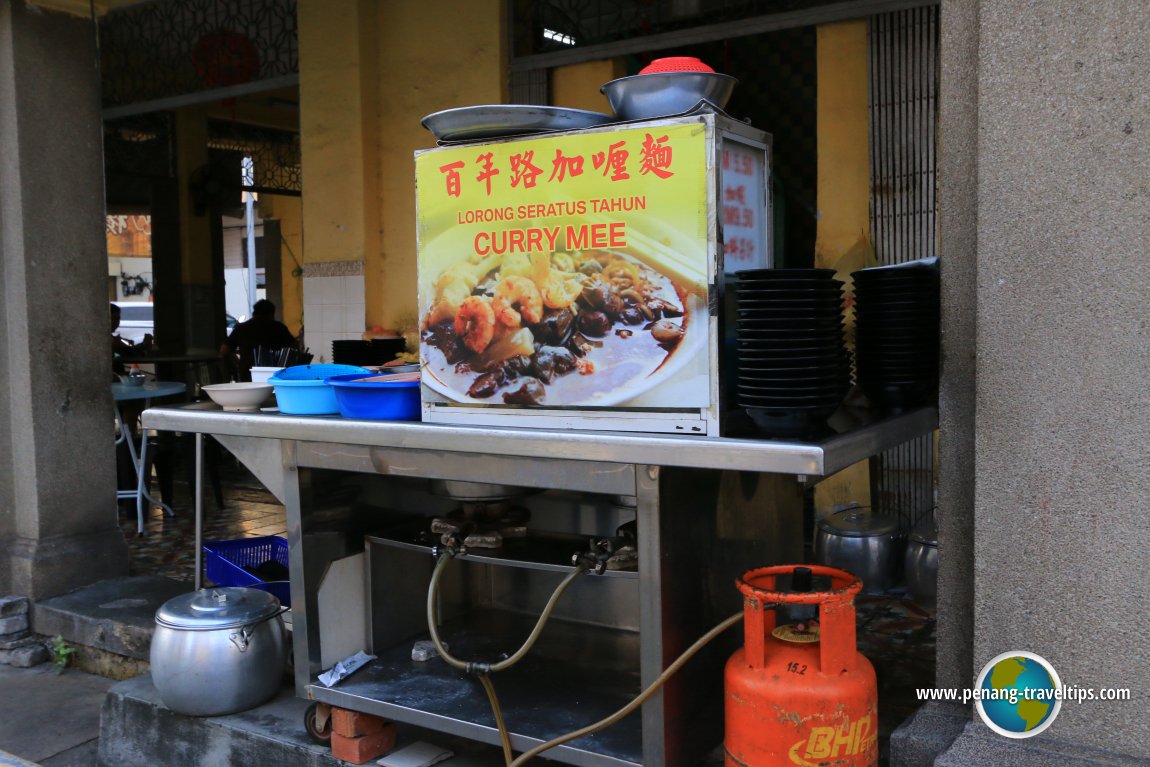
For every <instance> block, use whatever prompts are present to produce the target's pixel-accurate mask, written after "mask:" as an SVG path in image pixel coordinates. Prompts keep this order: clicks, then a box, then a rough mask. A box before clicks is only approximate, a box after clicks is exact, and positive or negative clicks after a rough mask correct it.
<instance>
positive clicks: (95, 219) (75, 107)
mask: <svg viewBox="0 0 1150 767" xmlns="http://www.w3.org/2000/svg"><path fill="white" fill-rule="evenodd" d="M0 147H3V151H2V152H0V277H2V287H0V316H2V320H0V392H2V396H0V434H2V435H3V437H4V438H5V440H6V442H5V445H4V447H3V449H2V450H0V594H9V593H18V594H25V595H28V596H31V597H33V598H36V599H39V598H43V597H47V596H51V595H53V594H59V593H62V592H65V591H68V590H71V589H73V588H76V587H79V586H82V585H86V584H88V583H92V582H94V581H96V580H100V579H101V578H105V577H110V576H116V575H126V574H127V569H128V548H127V545H126V543H125V542H124V538H123V535H122V534H121V532H120V530H119V527H118V525H117V510H116V501H115V489H116V487H115V474H116V472H115V456H114V449H113V446H112V438H113V431H112V397H111V393H110V391H109V389H108V382H109V380H110V377H111V359H110V355H111V349H110V346H109V339H108V336H109V326H108V302H107V297H106V295H105V292H106V288H105V280H106V272H107V263H106V258H107V256H106V250H105V243H104V195H103V188H104V186H103V145H102V140H101V123H100V79H99V71H98V68H97V57H96V47H95V30H94V28H93V24H92V22H91V21H90V20H85V19H81V18H76V17H71V16H65V15H62V14H56V13H51V12H46V11H39V10H35V9H30V8H27V7H25V5H24V3H23V2H22V1H21V0H0Z"/></svg>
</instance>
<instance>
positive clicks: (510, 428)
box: [145, 107, 937, 767]
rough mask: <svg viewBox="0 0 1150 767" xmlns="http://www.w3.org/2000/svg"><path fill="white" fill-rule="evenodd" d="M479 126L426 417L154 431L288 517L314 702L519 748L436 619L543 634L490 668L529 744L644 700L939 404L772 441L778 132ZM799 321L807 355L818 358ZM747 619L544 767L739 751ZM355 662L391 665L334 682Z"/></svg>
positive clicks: (427, 248)
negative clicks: (738, 358) (853, 468)
mask: <svg viewBox="0 0 1150 767" xmlns="http://www.w3.org/2000/svg"><path fill="white" fill-rule="evenodd" d="M492 109H497V110H498V109H500V108H496V107H485V108H483V109H482V110H480V111H481V112H482V113H483V114H482V115H481V116H484V117H487V116H488V115H487V114H486V113H487V112H490V111H491V110H492ZM504 111H506V110H504ZM513 111H514V110H513ZM515 113H516V114H518V111H515ZM469 114H470V113H469ZM601 117H605V116H601ZM480 139H481V140H479V141H478V143H476V142H472V143H464V144H461V145H453V146H441V147H439V148H436V149H431V150H427V151H424V152H419V153H417V156H416V175H417V209H418V234H419V236H418V242H419V248H418V251H419V252H418V266H419V269H418V272H419V278H418V283H419V289H418V292H419V316H420V320H421V327H420V330H421V348H420V361H421V373H422V385H423V396H422V411H421V416H422V422H414V423H404V422H389V421H370V420H359V419H347V418H332V417H308V416H294V415H286V414H283V413H225V412H221V411H219V410H218V409H217V408H216V407H215V406H214V405H210V404H201V405H196V406H187V407H182V408H172V409H156V410H150V411H148V412H147V413H146V414H145V424H146V425H147V426H148V427H150V428H155V429H169V430H177V431H182V432H188V433H194V434H197V435H199V436H198V437H197V440H202V435H204V434H210V435H212V436H213V437H215V438H216V439H217V440H218V441H219V442H220V443H221V444H223V445H224V447H226V448H227V449H229V450H230V451H232V452H233V453H234V454H235V455H236V456H237V457H238V458H239V459H240V460H242V461H243V462H244V463H245V464H246V465H247V466H248V467H249V468H251V469H252V471H253V473H254V474H255V475H256V476H257V477H258V478H260V479H261V480H262V481H263V482H264V484H265V485H267V487H268V488H269V489H270V490H271V491H272V492H273V493H274V494H275V495H276V496H277V497H278V498H279V499H280V500H281V501H282V502H283V504H284V506H285V507H286V510H287V530H288V539H289V548H290V556H289V559H290V573H291V602H292V605H291V607H292V625H293V634H294V648H295V649H294V659H295V684H296V691H297V694H299V695H300V696H304V697H307V698H311V699H314V700H316V701H320V702H322V703H327V704H330V705H334V706H338V707H341V708H347V709H352V710H356V711H361V712H365V713H369V714H373V715H377V716H381V717H385V718H389V719H393V720H397V721H401V722H408V723H411V724H415V725H420V726H424V727H428V728H431V729H434V730H439V731H442V732H447V733H452V734H455V735H460V736H464V737H468V738H471V739H474V740H477V741H483V742H487V743H492V744H499V743H500V740H501V738H500V733H499V731H498V726H497V723H496V717H495V714H494V713H493V710H492V708H491V707H490V706H489V704H488V699H487V696H486V695H485V692H484V689H483V687H482V686H481V682H480V681H479V679H478V678H477V677H476V676H475V675H474V674H469V673H466V672H464V671H461V670H457V669H456V668H453V667H452V666H451V665H450V664H448V663H447V662H446V661H445V660H444V659H443V658H442V657H437V656H436V655H435V653H431V652H427V650H426V645H427V639H428V636H429V633H430V632H429V626H435V627H436V628H437V632H438V633H439V634H440V635H442V637H443V639H444V640H445V642H446V643H447V648H448V651H449V652H450V654H451V655H453V656H455V657H456V658H461V659H464V660H468V661H476V662H478V663H480V664H495V663H498V662H499V661H500V660H502V659H504V658H506V657H507V656H508V655H511V654H513V653H515V651H516V650H517V648H519V647H520V645H521V644H522V643H523V641H524V639H525V638H526V637H527V636H528V635H529V634H530V633H531V632H532V626H533V625H535V623H536V621H537V620H545V621H546V622H545V625H544V627H543V629H542V633H541V634H539V639H538V642H537V643H536V644H535V645H534V647H533V648H532V649H531V651H530V652H529V653H527V654H526V655H525V656H523V658H522V662H519V663H517V664H516V665H514V666H513V667H511V668H508V669H506V670H505V671H501V672H500V673H497V674H492V675H491V679H490V681H491V683H492V684H493V685H494V687H495V689H496V690H497V693H498V699H499V701H500V707H501V709H502V715H503V718H504V719H505V721H506V724H507V730H508V731H509V735H510V747H511V748H514V749H516V750H519V751H524V750H527V749H529V748H532V747H534V746H537V745H539V744H541V743H544V742H547V741H549V740H551V739H553V738H555V737H558V736H560V735H563V734H566V733H569V732H572V731H574V730H577V729H579V728H581V727H583V726H585V725H588V724H591V723H593V722H596V721H598V720H600V719H603V718H604V717H606V716H608V715H610V714H613V713H614V712H615V711H617V710H618V709H620V708H622V707H623V706H624V705H625V704H627V703H628V702H630V701H631V700H632V699H634V698H635V697H636V696H637V695H638V694H639V693H640V692H641V691H642V690H643V689H644V688H646V687H647V686H648V685H650V684H652V683H653V682H654V681H655V680H657V679H658V678H659V677H660V676H661V675H662V673H663V671H664V670H665V669H666V668H667V666H668V665H670V664H671V663H672V662H673V661H674V660H675V659H676V658H677V657H678V656H679V655H680V654H681V653H682V652H683V651H684V650H686V649H687V648H688V647H689V646H690V645H691V644H692V643H693V642H694V641H695V640H696V639H698V638H699V637H700V636H702V635H704V634H705V633H707V632H708V631H709V630H710V629H712V628H713V627H714V626H716V625H717V624H719V623H720V622H721V621H723V620H724V619H726V618H728V617H729V616H731V615H732V614H734V613H738V612H740V611H741V599H740V597H739V594H738V592H737V591H736V589H735V588H734V584H735V581H736V579H737V578H738V577H739V576H741V575H742V574H743V573H744V572H745V571H747V570H749V569H751V568H754V567H759V566H763V565H771V564H783V563H800V562H803V561H804V559H805V557H804V541H805V540H806V539H807V534H806V531H805V530H804V517H803V498H802V495H803V489H804V486H805V485H807V484H809V483H810V482H814V481H816V480H817V479H819V478H821V477H826V476H829V475H831V474H834V473H835V472H837V471H839V470H841V469H843V468H846V467H847V466H850V465H852V464H854V463H857V462H858V461H861V460H863V459H866V458H869V457H871V456H873V455H876V454H878V453H880V452H882V451H884V450H887V449H889V448H892V447H894V446H897V445H899V444H902V443H904V442H906V441H908V440H910V439H912V438H915V437H917V436H920V435H922V434H925V433H928V432H929V431H931V430H932V429H933V428H935V425H936V421H937V413H936V411H935V409H934V408H933V407H926V408H919V409H910V410H907V411H905V412H901V413H899V414H897V415H891V416H889V417H886V418H878V417H876V416H875V414H874V413H872V412H868V411H867V410H865V409H864V410H858V409H855V408H852V407H848V406H843V407H841V408H839V409H838V411H837V412H836V413H834V415H833V416H832V417H831V418H830V419H829V421H827V422H825V423H821V422H812V423H811V424H809V425H810V426H814V427H817V428H816V429H814V430H815V431H816V432H817V434H816V435H815V436H809V437H806V438H805V439H804V440H798V439H777V438H776V439H767V438H764V436H765V435H761V434H757V435H756V434H753V429H749V428H747V425H748V421H747V418H746V414H745V413H743V412H742V410H741V409H740V408H738V407H736V400H735V398H734V397H732V396H731V395H730V393H729V392H730V390H732V389H733V388H734V387H732V386H731V385H730V384H731V382H732V380H733V370H734V368H735V367H736V366H735V365H734V364H733V359H732V358H733V357H734V351H735V346H736V325H737V323H736V320H735V315H736V314H737V313H736V312H734V311H731V310H730V309H729V308H725V307H724V301H725V300H726V299H727V298H728V296H729V293H730V290H729V288H728V277H729V276H730V275H731V273H732V272H734V271H736V270H737V269H740V268H754V267H766V266H769V264H770V241H769V236H768V234H767V233H768V232H769V210H770V205H769V178H770V174H769V147H770V137H769V136H767V135H766V134H764V133H762V132H761V131H756V130H754V129H753V128H751V127H750V126H747V125H745V124H743V123H739V122H737V121H734V120H731V119H730V118H729V117H727V116H725V115H723V114H721V113H718V112H716V111H714V110H711V109H707V108H703V109H701V110H699V111H697V112H695V113H691V114H686V115H680V116H676V117H673V118H657V119H651V120H638V121H632V122H624V123H619V124H616V125H610V126H598V127H594V126H593V127H584V128H582V129H578V130H568V131H557V132H554V133H547V134H541V135H537V136H519V137H506V138H504V137H498V138H494V139H493V138H491V137H488V136H484V137H480ZM723 203H729V204H723ZM743 211H745V212H746V215H743ZM840 287H841V284H840V283H834V284H831V283H830V282H827V283H826V284H825V285H821V284H820V285H818V286H815V287H812V288H811V290H812V291H813V292H815V293H818V294H819V295H830V296H831V299H830V306H829V310H830V315H831V316H830V318H829V320H828V321H829V322H830V325H831V328H830V330H829V331H827V332H823V331H821V330H820V331H818V334H817V335H818V337H819V338H828V339H830V356H831V358H832V363H831V364H832V367H833V369H834V370H836V371H839V372H841V373H843V374H844V375H845V372H846V362H845V360H846V355H845V352H843V351H842V350H841V349H839V348H838V345H839V344H840V343H841V338H840V335H841V329H840V328H839V325H840V324H841V318H840V316H839V313H840V312H841V308H840V306H839V303H840V299H839V295H840V294H839V293H838V291H839V288H840ZM777 321H778V320H769V321H768V324H771V323H774V322H777ZM781 321H782V322H783V323H784V324H786V325H791V324H796V323H795V322H793V320H792V318H790V317H784V318H783V319H782V320H781ZM800 324H801V323H800ZM772 327H773V325H772ZM755 332H757V333H760V334H766V335H768V336H770V337H771V338H775V337H776V336H777V335H778V333H777V332H776V331H775V330H770V329H768V330H766V331H762V330H756V331H755ZM782 333H783V335H785V336H786V337H787V341H786V343H787V344H788V345H787V346H786V348H787V349H788V351H787V352H786V353H785V354H791V352H790V351H789V349H790V348H798V349H802V348H805V347H806V346H807V341H806V340H805V338H806V331H802V330H800V331H798V333H799V335H798V336H796V337H795V338H791V333H792V331H791V329H790V328H789V327H788V328H786V329H784V330H783V331H782ZM831 389H833V390H834V393H832V394H830V395H827V394H825V393H821V392H820V397H819V398H818V399H819V400H820V402H821V401H822V399H824V398H826V397H828V396H829V397H830V398H831V399H833V402H834V404H833V405H832V406H831V408H830V410H828V411H827V413H826V414H828V415H829V414H830V412H831V411H832V410H834V408H835V407H837V405H838V401H839V399H840V398H841V393H840V392H839V389H838V387H837V385H836V386H832V387H831ZM842 393H845V390H844V391H843V392H842ZM768 401H770V402H774V401H775V400H773V399H769V398H768ZM786 401H787V402H789V401H790V400H786ZM783 409H784V410H785V409H786V408H783ZM817 420H818V421H821V416H820V418H819V419H817ZM805 426H806V425H804V428H805ZM197 498H199V495H197ZM196 508H197V512H196V513H197V530H199V529H200V524H199V523H200V522H201V518H200V517H201V508H202V506H201V503H200V502H199V500H197V504H196ZM196 543H197V548H198V547H199V546H200V545H201V542H200V540H199V534H198V533H197V542H196ZM445 551H446V552H447V554H446V555H445V554H444V552H445ZM444 556H450V557H451V560H450V561H447V560H445V559H443V557H444ZM437 560H438V561H440V562H443V563H444V564H443V566H442V567H439V566H437ZM574 571H579V572H584V571H585V574H583V575H579V576H578V577H576V578H575V579H574V580H573V581H572V582H571V586H570V588H569V589H568V591H567V592H566V593H564V594H563V595H562V597H561V598H559V599H558V600H557V601H553V600H551V597H552V595H553V593H557V591H556V587H557V586H559V585H561V584H562V583H564V582H565V579H566V578H567V576H569V575H571V574H572V572H574ZM439 573H442V579H441V580H440V581H436V580H435V578H437V577H438V574H439ZM433 584H437V585H433ZM737 633H738V632H737V631H732V632H729V633H728V634H726V635H725V636H724V637H723V638H722V639H721V640H719V641H716V642H715V643H713V644H712V645H710V646H708V647H707V648H706V649H705V650H704V651H702V652H701V653H700V654H699V655H698V656H696V657H694V658H693V659H692V660H691V662H690V664H689V665H687V666H686V667H685V668H684V669H683V670H682V671H680V672H679V673H678V674H677V675H676V676H675V677H673V678H672V679H671V680H670V682H668V683H667V684H666V685H665V686H664V687H662V688H661V689H660V691H659V692H658V693H657V694H655V695H654V696H652V697H651V698H649V699H648V700H647V701H646V702H645V703H643V705H642V708H641V710H639V711H638V712H635V713H634V714H631V715H630V716H629V717H628V718H627V719H625V720H623V721H622V722H620V723H619V724H617V725H615V726H612V727H609V728H607V729H605V730H602V731H600V732H598V733H595V734H592V735H587V736H584V737H581V738H579V739H578V740H573V741H571V742H569V743H566V744H564V745H561V746H559V747H556V748H554V749H553V750H551V751H549V752H548V757H549V758H552V759H557V760H560V761H563V762H566V763H569V764H575V765H584V766H586V767H600V766H604V767H605V766H607V765H615V766H622V765H632V766H633V765H642V764H648V765H656V764H659V765H667V766H668V767H680V766H685V765H690V764H694V763H696V761H697V759H698V757H699V756H700V755H701V754H703V753H705V752H706V751H707V750H709V749H711V748H713V747H714V746H715V745H716V744H717V743H718V742H719V741H720V740H721V739H722V735H721V728H722V703H721V701H722V698H721V693H722V690H721V688H722V665H723V663H724V661H725V659H726V657H727V656H728V655H729V653H730V652H731V650H732V649H733V648H734V646H735V645H736V644H737V642H738V639H739V637H738V636H736V634H737ZM359 651H365V652H366V653H368V654H370V655H372V656H375V657H374V659H373V660H372V661H371V662H370V663H368V664H367V665H366V666H364V667H363V668H361V669H359V670H357V671H355V672H354V673H353V674H351V675H350V676H348V677H347V678H345V679H342V680H341V681H338V682H336V683H335V684H333V685H331V686H328V685H326V684H324V683H322V682H321V681H320V680H319V675H320V674H321V672H323V671H325V670H327V669H329V668H331V667H332V666H333V664H335V663H337V662H338V661H340V660H342V659H344V658H346V657H348V656H350V655H352V654H354V653H357V652H359ZM482 668H486V665H483V666H482Z"/></svg>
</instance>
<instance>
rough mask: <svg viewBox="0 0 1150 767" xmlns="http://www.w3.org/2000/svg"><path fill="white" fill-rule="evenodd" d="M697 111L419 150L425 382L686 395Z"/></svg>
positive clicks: (531, 393)
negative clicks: (625, 124)
mask: <svg viewBox="0 0 1150 767" xmlns="http://www.w3.org/2000/svg"><path fill="white" fill-rule="evenodd" d="M707 174H708V168H707V141H706V135H705V127H704V125H703V124H702V123H691V124H680V125H664V126H662V127H638V128H632V129H624V130H616V131H605V132H597V133H584V134H566V135H555V136H550V137H541V138H532V139H523V140H519V141H509V142H504V143H499V144H484V145H472V146H464V147H452V148H443V149H437V150H431V151H427V152H423V153H420V154H419V155H417V157H416V179H417V185H418V194H417V204H418V209H417V211H418V243H419V253H418V263H419V307H420V317H421V327H422V331H423V333H422V339H423V340H422V343H421V349H420V350H421V358H422V362H423V372H424V376H423V381H424V383H426V384H427V385H428V386H429V387H430V388H431V389H433V390H435V391H436V392H438V393H439V394H440V395H442V397H444V398H445V399H447V400H448V401H452V402H464V403H471V404H488V405H499V406H507V405H527V406H546V407H636V408H698V407H706V406H708V405H709V404H710V398H709V391H710V389H709V384H708V380H709V379H708V348H707V345H708V322H707V284H708V259H709V256H708V247H707V245H708V240H707V228H708V221H707V216H708V200H707Z"/></svg>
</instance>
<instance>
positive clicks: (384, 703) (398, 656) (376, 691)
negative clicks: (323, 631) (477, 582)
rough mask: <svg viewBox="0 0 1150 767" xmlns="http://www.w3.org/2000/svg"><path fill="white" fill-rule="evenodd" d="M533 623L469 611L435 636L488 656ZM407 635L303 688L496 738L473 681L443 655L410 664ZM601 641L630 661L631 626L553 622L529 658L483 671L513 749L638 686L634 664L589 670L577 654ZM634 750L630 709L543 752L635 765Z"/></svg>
mask: <svg viewBox="0 0 1150 767" xmlns="http://www.w3.org/2000/svg"><path fill="white" fill-rule="evenodd" d="M534 625H535V619H534V618H532V617H526V616H522V615H518V614H515V613H511V612H508V611H504V610H497V609H488V610H476V611H474V612H471V613H468V614H466V615H464V616H462V617H460V618H456V619H454V620H449V621H447V622H445V623H444V625H443V627H442V628H441V629H440V634H441V636H442V637H443V639H444V641H446V642H447V643H448V645H449V652H451V654H452V655H454V656H455V657H458V658H465V659H468V660H487V661H489V662H494V661H495V660H498V659H499V658H500V657H501V655H500V654H501V653H507V652H511V651H513V650H514V649H515V648H517V647H518V646H519V645H520V644H521V643H522V642H523V640H524V639H525V638H526V637H527V635H528V634H529V633H530V632H531V629H532V628H533V627H534ZM417 638H421V639H426V638H427V635H426V634H424V635H423V636H421V637H417ZM414 640H415V638H413V639H412V640H411V641H408V642H401V643H399V644H397V645H396V646H394V647H391V648H389V649H385V650H383V651H380V652H379V653H378V655H379V657H378V659H377V660H375V661H372V662H371V663H369V664H368V665H367V666H365V667H364V668H362V669H360V670H359V671H356V672H355V673H354V674H352V675H351V676H350V677H348V678H347V679H345V680H343V681H342V682H339V683H338V684H337V685H336V686H335V687H330V688H329V687H324V686H323V685H322V684H320V683H318V682H314V683H313V684H312V685H311V686H310V687H309V692H310V694H311V696H312V697H313V698H314V699H315V700H318V701H321V702H324V703H329V704H331V705H334V706H341V707H345V708H350V709H353V710H355V711H364V712H366V713H369V714H375V715H376V716H383V717H386V718H389V719H395V720H397V721H401V722H407V723H410V724H415V725H418V726H422V727H428V728H431V729H434V730H437V731H441V732H447V733H451V734H454V735H460V736H463V737H467V738H471V739H473V740H479V741H483V742H486V743H491V744H496V745H498V743H499V733H498V731H497V730H496V728H495V718H494V716H493V715H492V713H491V708H490V706H489V705H488V703H487V697H486V695H485V694H484V692H483V688H482V687H481V686H480V683H479V681H478V680H477V679H476V678H475V677H474V676H472V675H469V674H466V673H464V672H462V671H457V670H456V669H453V668H451V667H450V666H448V665H447V663H445V662H444V661H443V659H442V658H438V657H436V658H433V659H431V660H429V661H413V660H412V659H411V646H412V643H413V642H414ZM605 642H607V643H611V644H612V645H614V646H615V647H617V648H620V650H621V651H622V652H623V653H624V654H625V655H626V656H629V657H631V659H632V660H631V663H630V664H627V665H630V666H631V668H633V669H637V668H638V663H639V647H638V645H639V640H638V637H637V636H636V635H635V634H634V633H632V632H626V631H619V630H616V629H610V628H605V627H599V626H589V625H587V624H581V623H574V622H571V621H563V620H560V619H553V620H552V621H550V622H549V623H548V625H547V627H546V628H545V629H544V631H543V633H542V635H541V636H540V639H539V642H538V644H537V645H536V646H535V648H533V650H532V652H531V653H530V654H529V655H527V656H526V657H525V658H524V659H523V660H522V661H521V662H520V663H518V664H517V665H515V666H514V667H512V668H510V669H508V670H507V671H504V672H501V673H498V674H494V675H493V676H492V677H491V679H492V681H493V683H494V685H495V689H496V692H497V694H498V695H499V701H500V706H501V708H502V709H503V714H504V718H505V719H506V721H507V726H508V728H509V729H510V731H511V743H512V746H513V747H514V748H515V749H516V750H517V751H525V750H527V749H528V748H531V747H532V746H534V745H538V744H539V743H542V742H544V741H547V740H549V739H551V738H553V737H556V736H559V735H562V734H564V733H567V732H570V731H572V730H576V729H578V728H580V727H583V726H585V725H588V724H591V723H592V722H596V721H599V720H600V719H602V718H604V717H606V716H608V715H609V714H612V713H614V712H615V711H617V710H618V709H620V708H622V707H623V706H624V705H626V704H627V703H628V702H630V700H631V699H632V698H633V697H635V695H637V694H638V693H639V675H638V673H637V671H632V672H628V671H620V670H619V669H618V668H612V669H602V670H599V671H598V672H597V673H596V672H595V671H594V669H595V665H594V659H593V658H587V657H585V656H587V655H588V651H587V648H588V647H602V646H603V644H604V643H605ZM616 660H617V659H616ZM642 755H643V745H642V730H641V727H640V723H639V716H638V714H632V715H631V716H629V717H627V718H626V719H624V720H622V721H621V722H619V723H618V724H616V725H614V726H613V727H608V728H607V729H606V730H603V731H602V732H599V733H596V734H594V735H590V736H587V737H585V738H581V739H579V740H575V741H572V742H571V743H569V744H567V745H565V746H561V747H559V748H556V749H554V750H552V751H549V752H548V758H549V759H556V760H560V761H563V762H566V763H568V764H574V765H584V766H586V767H591V766H592V765H604V766H609V765H616V766H618V767H633V766H634V765H640V764H642V763H643V758H642Z"/></svg>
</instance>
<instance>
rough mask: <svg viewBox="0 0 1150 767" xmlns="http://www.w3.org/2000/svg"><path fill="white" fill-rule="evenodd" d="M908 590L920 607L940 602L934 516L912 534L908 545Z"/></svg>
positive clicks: (936, 530) (936, 532)
mask: <svg viewBox="0 0 1150 767" xmlns="http://www.w3.org/2000/svg"><path fill="white" fill-rule="evenodd" d="M906 590H907V591H909V592H910V598H911V599H913V600H914V603H915V604H917V605H919V606H920V607H928V608H929V607H934V606H935V603H936V602H937V600H938V524H937V523H936V521H935V519H934V517H933V516H931V517H929V518H928V519H926V520H924V521H923V522H922V523H921V524H920V525H918V526H917V527H916V528H915V529H914V531H913V532H912V533H911V534H910V543H908V544H907V545H906Z"/></svg>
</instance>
